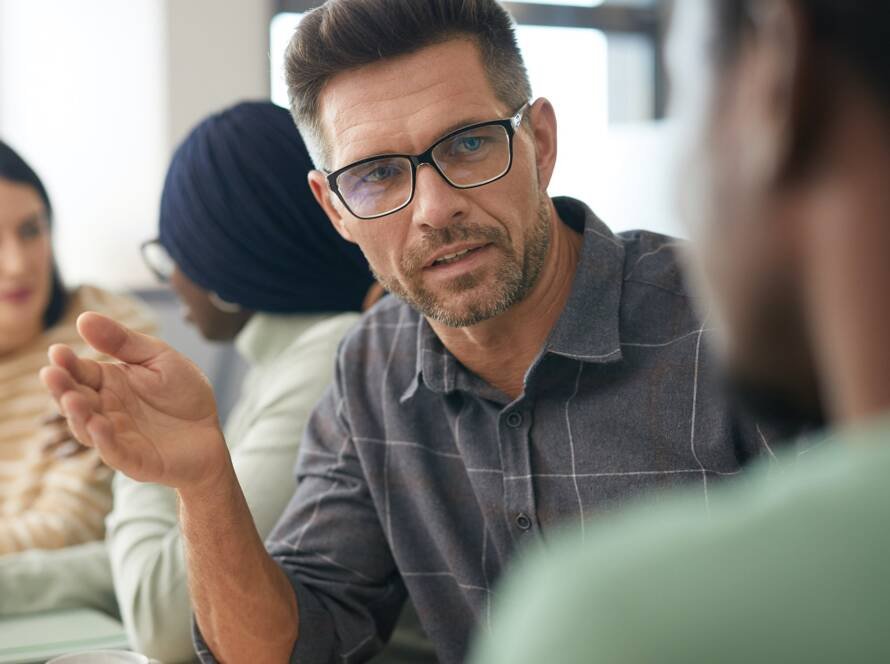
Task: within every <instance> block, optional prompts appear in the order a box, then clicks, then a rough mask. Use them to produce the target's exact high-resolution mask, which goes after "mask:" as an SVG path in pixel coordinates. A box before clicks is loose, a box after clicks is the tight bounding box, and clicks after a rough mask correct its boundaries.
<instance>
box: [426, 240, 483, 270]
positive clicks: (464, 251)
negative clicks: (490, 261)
mask: <svg viewBox="0 0 890 664" xmlns="http://www.w3.org/2000/svg"><path fill="white" fill-rule="evenodd" d="M488 246H489V243H485V244H477V245H475V246H466V247H463V248H460V249H457V250H452V251H449V252H448V253H444V254H442V255H440V256H437V257H436V258H435V259H434V260H432V261H431V262H429V263H427V265H426V268H433V267H440V266H443V265H451V264H452V263H457V262H459V261H462V260H464V259H466V258H468V257H469V256H471V255H473V254H475V253H476V252H477V251H480V250H481V249H485V248H486V247H488Z"/></svg>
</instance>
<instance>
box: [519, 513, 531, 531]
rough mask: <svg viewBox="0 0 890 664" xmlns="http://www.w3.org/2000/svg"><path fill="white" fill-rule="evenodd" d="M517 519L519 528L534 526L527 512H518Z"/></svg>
mask: <svg viewBox="0 0 890 664" xmlns="http://www.w3.org/2000/svg"><path fill="white" fill-rule="evenodd" d="M515 521H516V526H517V527H518V528H519V530H528V529H529V528H531V527H532V520H531V519H529V518H528V515H527V514H526V513H525V512H520V513H519V514H517V515H516V519H515Z"/></svg>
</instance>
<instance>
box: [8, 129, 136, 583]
mask: <svg viewBox="0 0 890 664" xmlns="http://www.w3.org/2000/svg"><path fill="white" fill-rule="evenodd" d="M51 222H52V206H51V205H50V201H49V196H48V195H47V193H46V189H45V188H44V186H43V184H42V183H41V181H40V178H38V177H37V174H36V173H35V172H34V171H33V170H32V169H31V168H30V167H29V166H28V164H26V163H25V161H24V160H23V159H22V158H21V157H20V156H19V155H18V154H16V152H15V151H14V150H12V148H10V147H9V146H8V145H6V143H3V142H2V141H0V560H3V565H0V575H2V576H0V580H2V579H6V578H8V576H7V575H6V574H5V573H4V571H3V570H5V569H7V566H8V565H9V564H10V562H11V561H10V560H9V558H10V557H9V556H7V554H12V553H18V552H24V551H30V550H36V549H41V550H45V549H59V548H62V547H68V546H70V545H73V544H79V543H83V542H89V541H93V540H99V539H101V538H102V536H103V533H104V530H105V528H104V521H105V515H106V514H107V512H108V511H109V510H110V509H111V486H110V482H111V472H110V470H109V469H108V468H107V467H106V466H104V465H103V464H102V463H101V461H100V460H99V457H98V455H97V454H96V452H95V451H94V450H87V449H86V448H83V447H81V446H80V445H78V444H76V443H75V442H74V441H73V440H71V437H70V435H69V433H68V430H67V427H66V426H65V424H64V421H63V420H61V419H60V418H58V417H56V411H55V408H54V406H53V405H52V400H51V399H50V397H49V396H48V395H47V394H46V392H45V390H44V389H43V387H42V386H41V384H40V381H39V379H38V371H39V370H40V368H41V367H42V366H43V365H44V364H45V362H46V351H47V349H48V348H49V346H50V345H51V344H54V343H78V340H79V337H78V335H77V331H76V329H75V320H76V318H77V316H78V315H79V314H80V313H81V312H83V311H86V310H88V309H89V310H96V309H98V310H100V311H102V312H104V313H106V314H108V315H112V316H115V317H116V318H117V317H120V318H123V319H127V320H130V321H132V322H133V323H134V324H135V325H136V326H137V327H138V328H140V329H141V330H145V331H148V330H149V329H150V328H151V325H150V324H149V322H148V318H147V317H146V316H145V315H144V314H143V312H142V309H141V308H140V307H139V306H138V305H137V304H135V303H134V302H133V301H132V300H130V299H128V298H125V297H122V296H119V295H112V294H110V293H106V292H104V291H101V290H99V289H97V288H91V287H88V286H82V287H80V288H77V289H74V290H71V291H67V290H66V289H65V287H64V286H63V285H62V280H61V279H60V277H59V271H58V269H57V268H56V265H55V261H54V259H53V251H52V243H51V236H50V231H51ZM80 346H81V348H83V349H84V350H87V349H86V347H85V346H84V345H83V344H82V343H80ZM4 594H7V595H8V594H9V593H5V592H4Z"/></svg>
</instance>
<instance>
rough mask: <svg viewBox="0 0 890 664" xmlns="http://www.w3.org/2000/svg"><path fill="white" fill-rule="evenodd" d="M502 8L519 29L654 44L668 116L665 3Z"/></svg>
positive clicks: (309, 0) (314, 2)
mask: <svg viewBox="0 0 890 664" xmlns="http://www.w3.org/2000/svg"><path fill="white" fill-rule="evenodd" d="M321 4H323V2H322V1H321V0H276V11H275V13H282V12H300V13H303V12H307V11H309V10H311V9H315V8H316V7H318V6H319V5H321ZM501 4H503V5H504V8H505V9H506V10H507V11H509V12H510V14H511V15H512V16H513V18H514V20H515V21H516V23H517V24H518V25H537V26H545V27H557V28H590V29H593V30H600V31H602V32H605V33H607V34H625V35H638V36H641V37H644V38H645V39H647V40H648V41H649V42H650V43H651V44H652V54H653V58H654V63H653V64H654V66H653V68H652V71H653V81H652V89H653V109H652V117H653V119H656V120H657V119H661V118H663V117H664V116H665V111H666V108H667V70H666V66H665V61H664V40H665V34H666V29H667V24H668V8H667V4H668V3H667V2H665V0H655V3H654V4H653V5H652V6H637V5H621V4H617V3H614V4H609V2H608V0H607V2H606V4H601V5H596V6H592V7H582V6H577V5H557V4H541V3H534V2H510V1H504V2H502V3H501Z"/></svg>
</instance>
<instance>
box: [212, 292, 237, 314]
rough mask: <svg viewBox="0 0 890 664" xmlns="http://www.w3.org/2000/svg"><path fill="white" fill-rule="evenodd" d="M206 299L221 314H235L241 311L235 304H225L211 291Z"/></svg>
mask: <svg viewBox="0 0 890 664" xmlns="http://www.w3.org/2000/svg"><path fill="white" fill-rule="evenodd" d="M208 299H209V300H210V304H212V305H213V306H214V307H216V308H217V309H219V310H220V311H222V312H223V313H227V314H237V313H238V312H239V311H241V305H240V304H236V303H235V302H227V301H226V300H224V299H222V298H221V297H220V296H219V295H217V294H216V293H214V292H212V291H211V292H210V295H209V296H208Z"/></svg>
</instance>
